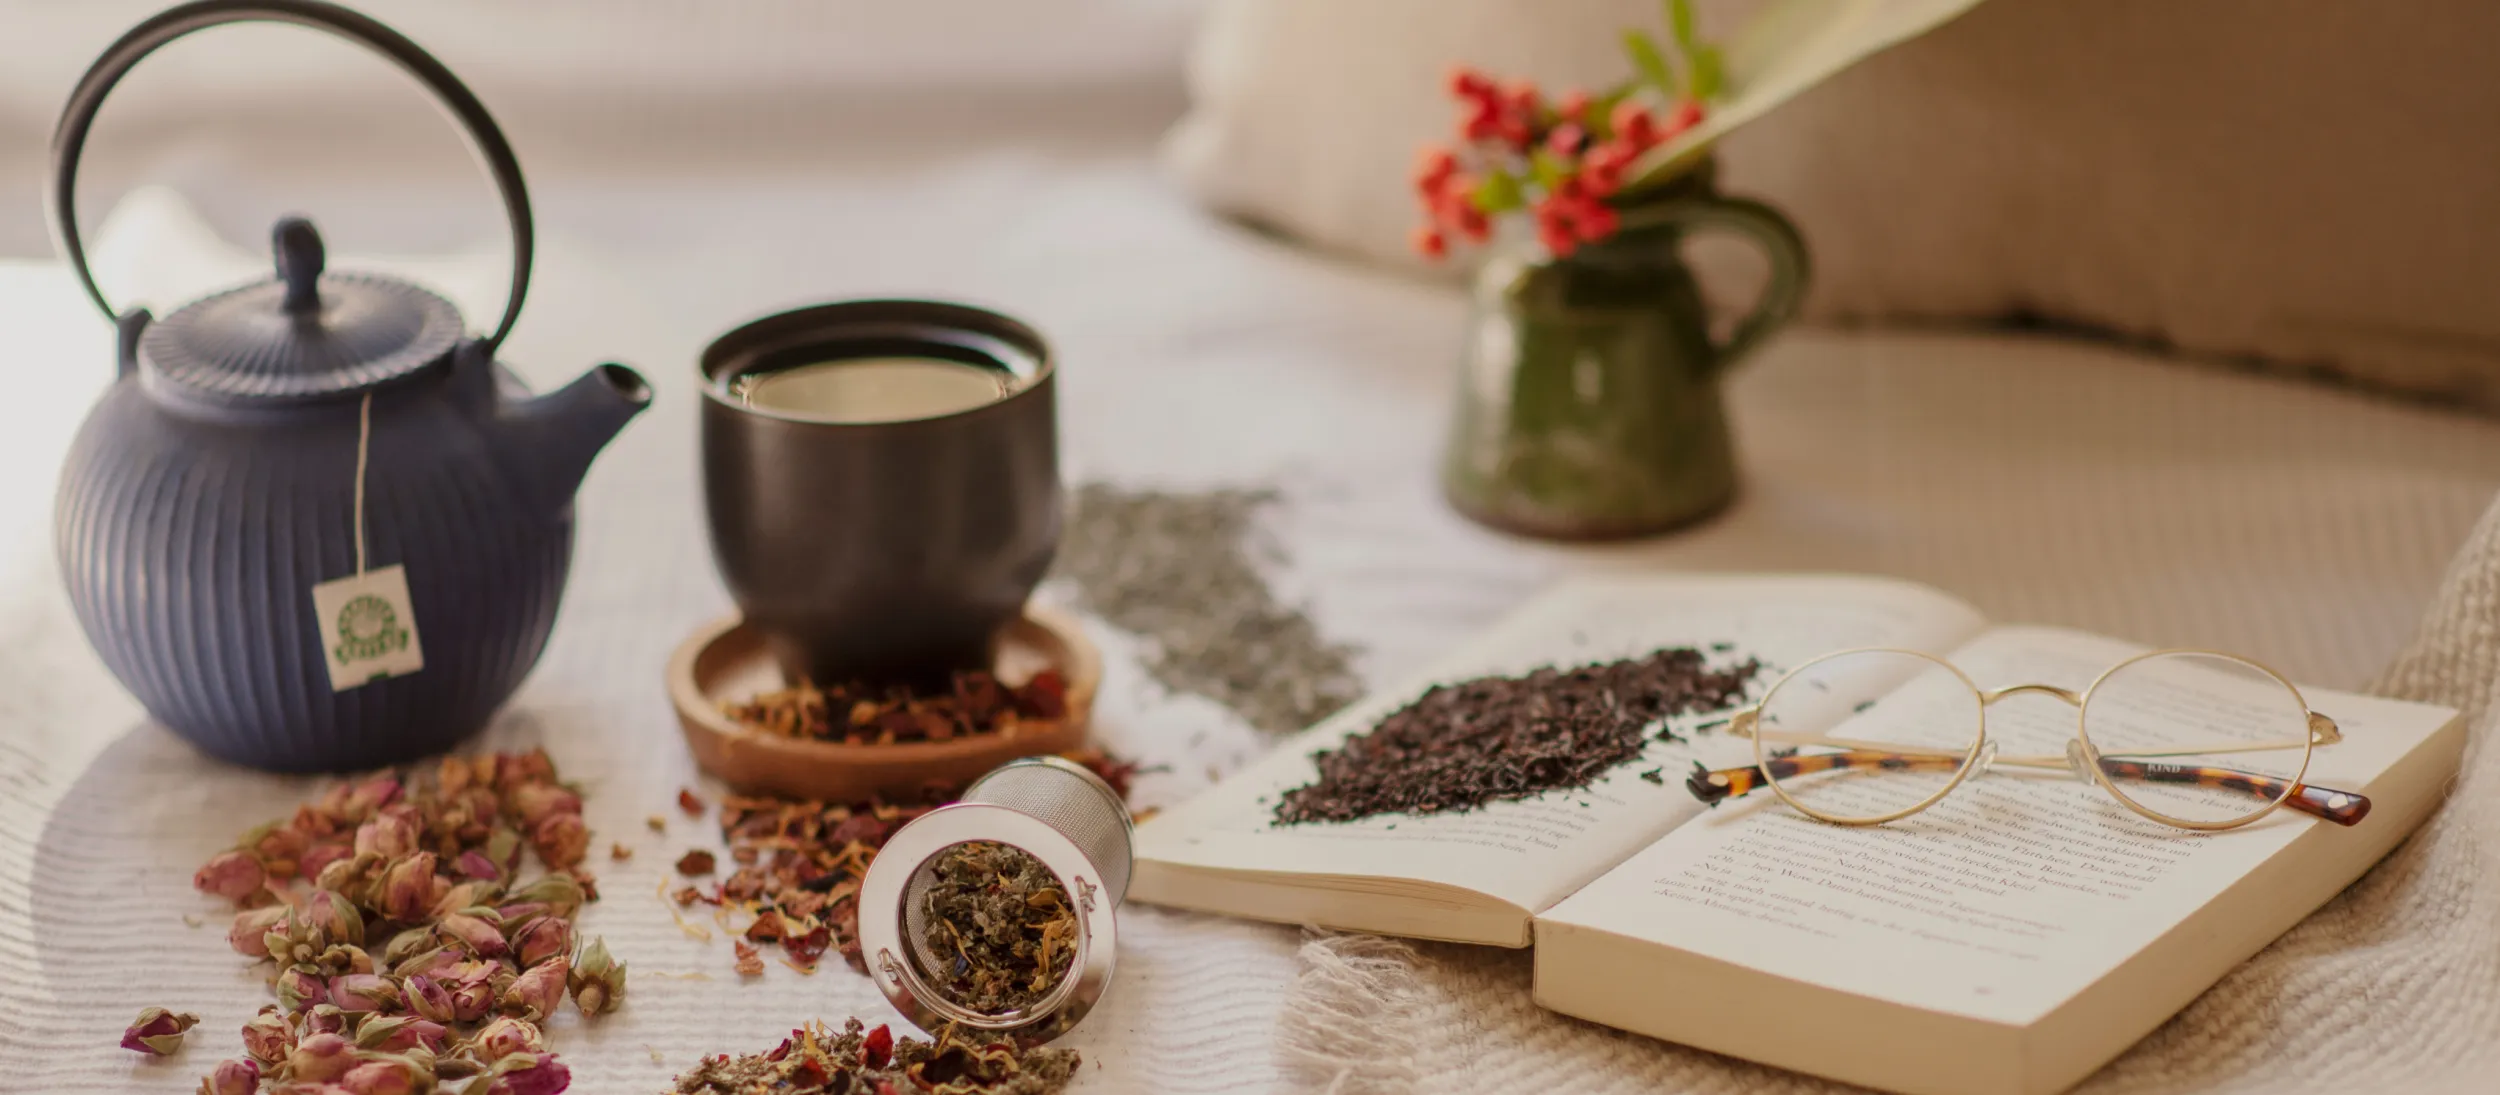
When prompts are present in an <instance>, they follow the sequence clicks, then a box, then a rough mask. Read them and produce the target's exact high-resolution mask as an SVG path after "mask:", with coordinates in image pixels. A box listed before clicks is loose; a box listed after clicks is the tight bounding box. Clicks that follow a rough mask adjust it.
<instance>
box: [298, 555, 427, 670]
mask: <svg viewBox="0 0 2500 1095" xmlns="http://www.w3.org/2000/svg"><path fill="white" fill-rule="evenodd" d="M312 595H313V616H314V618H315V619H317V620H319V621H320V623H321V654H322V660H323V661H324V662H327V663H328V664H329V669H330V690H331V691H333V692H345V691H347V690H348V689H350V688H355V687H358V686H360V685H364V684H369V683H371V682H373V681H377V680H381V679H382V678H384V677H404V676H407V675H408V674H410V673H414V672H416V671H418V670H420V669H423V668H425V652H424V650H423V649H422V647H421V646H420V641H419V639H418V637H417V613H416V610H415V609H414V608H413V607H411V606H410V604H409V602H408V572H407V570H406V569H405V568H402V567H396V566H387V567H383V568H381V569H380V570H368V571H366V572H364V573H362V574H357V575H354V576H351V577H346V578H340V579H338V580H336V581H329V582H323V583H321V584H320V585H317V586H314V587H313V590H312Z"/></svg>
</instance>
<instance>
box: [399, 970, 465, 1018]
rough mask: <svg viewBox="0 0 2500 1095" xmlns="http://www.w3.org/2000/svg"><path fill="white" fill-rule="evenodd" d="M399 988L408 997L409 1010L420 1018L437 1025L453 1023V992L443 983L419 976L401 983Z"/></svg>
mask: <svg viewBox="0 0 2500 1095" xmlns="http://www.w3.org/2000/svg"><path fill="white" fill-rule="evenodd" d="M399 987H400V990H401V991H402V992H405V993H407V995H408V1010H410V1011H413V1012H416V1013H417V1015H418V1017H420V1018H424V1019H431V1020H433V1021H435V1022H437V1023H448V1022H451V1021H453V1018H454V1015H453V1013H452V1010H451V990H450V989H447V988H444V987H443V983H442V982H440V981H437V980H435V979H433V978H431V977H427V976H425V975H423V974H419V975H416V976H414V977H410V978H408V979H407V980H406V981H402V982H400V985H399Z"/></svg>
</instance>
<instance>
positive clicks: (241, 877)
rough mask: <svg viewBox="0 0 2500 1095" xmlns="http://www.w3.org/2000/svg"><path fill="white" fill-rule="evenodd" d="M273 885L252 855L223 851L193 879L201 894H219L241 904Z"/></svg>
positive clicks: (267, 873)
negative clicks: (267, 886) (270, 884)
mask: <svg viewBox="0 0 2500 1095" xmlns="http://www.w3.org/2000/svg"><path fill="white" fill-rule="evenodd" d="M268 884H269V872H267V871H266V870H263V869H262V868H261V865H260V860H257V859H254V858H252V854H251V853H250V852H242V851H231V852H219V853H217V855H216V856H215V857H214V858H212V859H210V860H209V861H208V863H207V864H206V865H204V866H202V867H201V868H200V869H199V872H198V873H196V874H194V875H192V876H191V885H192V886H193V887H194V888H196V889H198V890H199V891H200V892H201V893H207V894H215V895H217V896H219V897H222V898H225V899H226V900H228V901H241V900H243V899H245V898H248V897H250V896H252V895H253V894H256V893H259V892H260V891H261V887H263V886H266V885H268Z"/></svg>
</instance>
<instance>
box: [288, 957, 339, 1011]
mask: <svg viewBox="0 0 2500 1095" xmlns="http://www.w3.org/2000/svg"><path fill="white" fill-rule="evenodd" d="M275 987H276V989H277V993H278V1004H279V1006H280V1007H283V1008H285V1009H286V1010H287V1013H288V1014H290V1015H291V1014H294V1013H295V1012H299V1011H302V1010H304V1009H306V1008H309V1007H312V1006H313V1005H315V1004H321V1003H326V1002H328V1001H329V999H330V986H329V983H328V982H325V981H323V980H322V979H321V978H320V977H319V976H317V975H315V974H313V973H312V972H310V971H308V970H301V969H292V968H290V969H288V970H286V971H285V972H282V973H280V974H278V983H277V985H276V986H275Z"/></svg>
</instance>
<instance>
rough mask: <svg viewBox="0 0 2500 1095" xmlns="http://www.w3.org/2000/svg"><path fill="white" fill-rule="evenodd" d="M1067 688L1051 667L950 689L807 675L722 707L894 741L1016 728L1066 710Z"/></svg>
mask: <svg viewBox="0 0 2500 1095" xmlns="http://www.w3.org/2000/svg"><path fill="white" fill-rule="evenodd" d="M1067 690H1068V686H1067V682H1066V680H1065V679H1063V678H1061V677H1060V676H1059V674H1058V673H1056V672H1053V671H1050V670H1043V671H1042V672H1040V673H1036V674H1034V675H1033V679H1032V680H1029V681H1026V682H1025V683H1023V684H1020V685H1013V686H1010V685H1006V684H1002V683H1000V681H999V679H998V678H997V677H994V676H992V675H990V674H989V673H987V672H983V671H980V670H973V671H969V672H959V673H957V674H955V676H954V679H953V681H952V682H951V683H950V684H949V685H948V686H947V690H946V691H944V692H927V691H919V690H915V689H912V688H910V687H907V686H904V685H899V684H889V685H872V684H868V683H865V682H859V681H853V682H850V683H847V684H836V685H833V686H831V687H827V688H819V687H817V686H816V685H815V684H814V683H812V682H804V681H803V682H801V683H799V684H798V685H797V686H796V687H793V688H785V689H782V690H780V691H776V692H767V693H764V694H762V695H760V696H756V697H754V698H753V699H749V700H744V701H737V700H732V701H728V702H725V703H723V704H721V713H722V714H724V715H727V716H729V718H730V719H731V720H732V721H734V722H736V723H738V724H739V725H740V726H743V727H745V728H747V729H749V730H754V731H757V732H760V733H766V734H773V735H776V736H779V737H785V738H805V739H808V740H811V741H838V742H842V743H844V744H848V745H892V744H894V743H896V742H913V741H946V740H949V739H952V738H959V737H969V736H971V735H974V734H991V733H998V734H1013V733H1015V732H1016V727H1017V726H1018V725H1019V724H1020V723H1022V722H1024V721H1025V720H1028V719H1057V718H1060V717H1063V716H1065V715H1066V714H1067V713H1068V700H1067ZM678 805H679V806H681V807H683V808H684V809H685V810H686V812H687V813H688V814H689V815H696V814H700V813H702V812H703V802H702V800H701V799H697V798H695V797H694V796H693V795H692V794H691V793H688V792H682V791H681V792H679V794H678Z"/></svg>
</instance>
